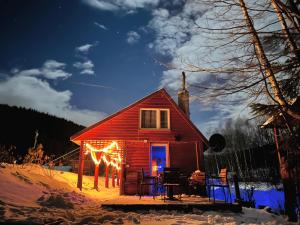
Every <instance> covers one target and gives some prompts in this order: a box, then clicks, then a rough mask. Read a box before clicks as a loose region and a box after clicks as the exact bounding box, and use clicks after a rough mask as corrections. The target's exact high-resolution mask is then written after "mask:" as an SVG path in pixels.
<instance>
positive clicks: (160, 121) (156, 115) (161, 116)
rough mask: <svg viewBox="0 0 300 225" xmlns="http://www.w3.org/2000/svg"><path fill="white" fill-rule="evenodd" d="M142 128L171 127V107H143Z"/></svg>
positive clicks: (141, 115) (141, 114)
mask: <svg viewBox="0 0 300 225" xmlns="http://www.w3.org/2000/svg"><path fill="white" fill-rule="evenodd" d="M140 128H141V129H170V110H169V109H141V113H140Z"/></svg>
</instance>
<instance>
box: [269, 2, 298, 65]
mask: <svg viewBox="0 0 300 225" xmlns="http://www.w3.org/2000/svg"><path fill="white" fill-rule="evenodd" d="M271 3H272V6H273V8H274V10H275V12H276V14H277V17H278V20H279V22H280V24H281V28H282V32H283V34H284V36H285V38H286V40H287V41H288V45H289V48H290V50H291V52H292V53H293V54H294V55H295V56H296V59H297V61H298V63H300V52H299V50H298V47H297V44H296V42H295V41H294V39H293V37H292V35H291V33H290V31H289V28H288V26H287V24H286V21H285V19H284V17H283V15H282V13H281V10H280V8H279V6H278V4H277V2H276V0H271Z"/></svg>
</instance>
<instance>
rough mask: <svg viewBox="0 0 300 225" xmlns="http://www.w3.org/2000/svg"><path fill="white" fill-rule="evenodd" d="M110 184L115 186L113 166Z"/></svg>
mask: <svg viewBox="0 0 300 225" xmlns="http://www.w3.org/2000/svg"><path fill="white" fill-rule="evenodd" d="M111 178H112V179H111V186H112V187H115V186H116V185H115V168H114V167H112V168H111Z"/></svg>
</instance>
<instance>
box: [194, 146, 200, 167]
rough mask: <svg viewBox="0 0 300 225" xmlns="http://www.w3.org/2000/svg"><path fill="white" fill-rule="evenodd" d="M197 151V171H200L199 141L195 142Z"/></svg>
mask: <svg viewBox="0 0 300 225" xmlns="http://www.w3.org/2000/svg"><path fill="white" fill-rule="evenodd" d="M195 148H196V149H195V150H196V159H197V170H199V169H200V166H199V144H198V141H196V142H195Z"/></svg>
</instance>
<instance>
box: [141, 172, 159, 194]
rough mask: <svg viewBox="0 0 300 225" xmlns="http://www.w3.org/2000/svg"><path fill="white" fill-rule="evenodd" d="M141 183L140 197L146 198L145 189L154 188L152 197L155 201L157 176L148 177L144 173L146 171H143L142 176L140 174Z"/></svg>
mask: <svg viewBox="0 0 300 225" xmlns="http://www.w3.org/2000/svg"><path fill="white" fill-rule="evenodd" d="M140 175H141V176H140V182H139V195H140V199H141V198H142V196H144V187H145V186H146V187H151V186H152V187H153V188H152V190H151V191H152V195H153V199H155V195H156V193H157V177H155V176H147V175H146V174H145V172H144V169H143V168H142V169H141V174H140Z"/></svg>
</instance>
